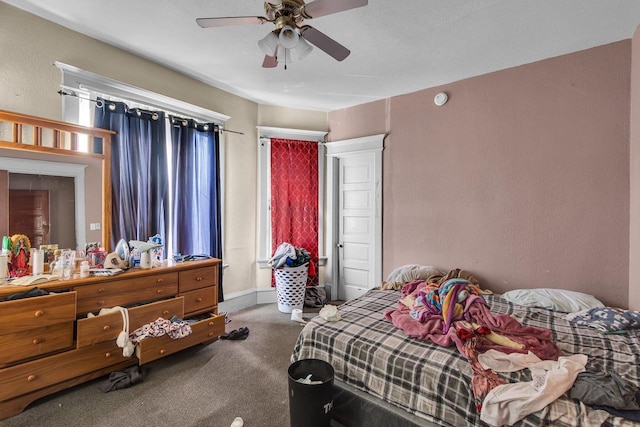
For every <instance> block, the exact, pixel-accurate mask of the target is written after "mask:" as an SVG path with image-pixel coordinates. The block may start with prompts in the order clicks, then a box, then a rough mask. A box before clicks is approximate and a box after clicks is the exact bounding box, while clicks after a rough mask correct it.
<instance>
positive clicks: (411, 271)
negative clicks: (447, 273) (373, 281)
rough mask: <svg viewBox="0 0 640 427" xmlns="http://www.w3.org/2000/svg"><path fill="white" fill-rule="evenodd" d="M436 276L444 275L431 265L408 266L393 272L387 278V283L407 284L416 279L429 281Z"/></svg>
mask: <svg viewBox="0 0 640 427" xmlns="http://www.w3.org/2000/svg"><path fill="white" fill-rule="evenodd" d="M435 274H442V273H441V272H440V271H438V269H436V268H435V267H431V266H430V265H420V264H407V265H403V266H402V267H398V268H396V269H395V270H393V271H392V272H391V273H390V274H389V277H387V282H401V283H407V282H411V281H412V280H415V279H421V280H427V279H428V278H429V277H431V276H433V275H435Z"/></svg>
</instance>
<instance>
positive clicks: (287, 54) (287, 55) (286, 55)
mask: <svg viewBox="0 0 640 427" xmlns="http://www.w3.org/2000/svg"><path fill="white" fill-rule="evenodd" d="M277 59H278V62H284V63H285V64H290V63H291V49H287V48H285V47H284V46H282V45H280V46H278V56H277Z"/></svg>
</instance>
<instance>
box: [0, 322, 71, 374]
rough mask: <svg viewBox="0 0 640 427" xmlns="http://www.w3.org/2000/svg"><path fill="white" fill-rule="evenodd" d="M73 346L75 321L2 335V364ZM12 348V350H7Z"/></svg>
mask: <svg viewBox="0 0 640 427" xmlns="http://www.w3.org/2000/svg"><path fill="white" fill-rule="evenodd" d="M72 346H73V321H70V322H64V323H57V324H55V325H49V326H43V327H40V328H34V329H29V330H26V331H21V332H11V333H9V334H4V335H0V349H3V350H2V351H0V365H6V364H8V363H12V362H16V361H19V360H23V359H30V358H34V357H37V356H42V355H44V354H47V353H52V352H54V351H58V350H64V349H68V348H71V347H72ZM7 349H11V351H6V350H7Z"/></svg>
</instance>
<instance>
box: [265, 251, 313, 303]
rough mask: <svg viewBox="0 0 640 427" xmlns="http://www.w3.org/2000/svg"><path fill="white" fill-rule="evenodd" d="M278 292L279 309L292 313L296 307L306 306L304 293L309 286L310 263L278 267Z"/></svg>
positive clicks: (275, 272) (276, 273)
mask: <svg viewBox="0 0 640 427" xmlns="http://www.w3.org/2000/svg"><path fill="white" fill-rule="evenodd" d="M273 271H274V274H275V276H276V294H277V296H278V310H280V311H281V312H283V313H291V312H292V311H293V310H294V309H296V308H297V309H302V307H303V306H304V293H305V289H306V287H307V276H308V274H309V263H306V264H302V265H301V266H299V267H283V268H276V269H275V270H273Z"/></svg>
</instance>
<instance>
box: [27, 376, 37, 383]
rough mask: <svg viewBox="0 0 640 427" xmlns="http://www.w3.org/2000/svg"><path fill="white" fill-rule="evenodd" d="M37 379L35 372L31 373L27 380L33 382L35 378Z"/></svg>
mask: <svg viewBox="0 0 640 427" xmlns="http://www.w3.org/2000/svg"><path fill="white" fill-rule="evenodd" d="M35 379H36V376H35V375H33V374H31V375H29V376H28V377H27V381H29V382H31V381H33V380H35Z"/></svg>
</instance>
